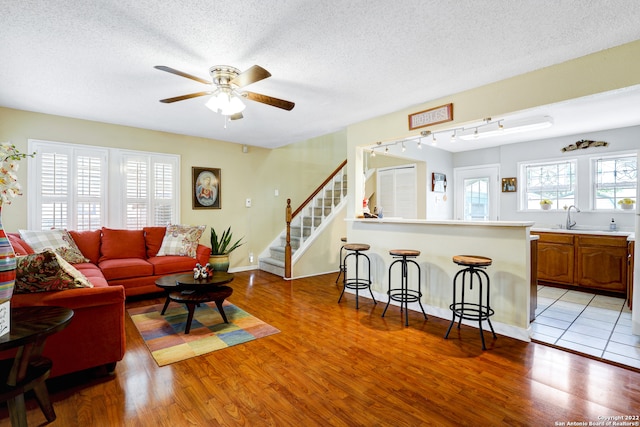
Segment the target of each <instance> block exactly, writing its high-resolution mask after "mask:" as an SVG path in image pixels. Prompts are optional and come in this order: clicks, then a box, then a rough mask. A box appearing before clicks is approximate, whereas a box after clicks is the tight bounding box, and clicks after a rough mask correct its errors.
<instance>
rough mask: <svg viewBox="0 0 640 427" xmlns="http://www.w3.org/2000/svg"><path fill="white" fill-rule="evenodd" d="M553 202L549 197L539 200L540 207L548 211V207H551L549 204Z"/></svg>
mask: <svg viewBox="0 0 640 427" xmlns="http://www.w3.org/2000/svg"><path fill="white" fill-rule="evenodd" d="M552 204H553V202H552V201H551V200H549V199H542V200H540V207H541V208H542V209H544V210H545V211H548V210H549V209H551V205H552Z"/></svg>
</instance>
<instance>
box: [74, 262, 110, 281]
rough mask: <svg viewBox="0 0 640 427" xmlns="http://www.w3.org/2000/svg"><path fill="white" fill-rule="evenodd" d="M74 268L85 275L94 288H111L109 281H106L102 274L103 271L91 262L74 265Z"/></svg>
mask: <svg viewBox="0 0 640 427" xmlns="http://www.w3.org/2000/svg"><path fill="white" fill-rule="evenodd" d="M73 266H74V267H75V268H76V270H78V271H79V272H80V273H82V274H84V276H85V277H86V278H87V279H89V282H91V284H92V285H93V286H94V287H103V286H109V283H108V282H107V279H105V278H104V274H102V270H100V268H99V267H98V266H97V265H95V264H91V263H90V262H83V263H82V264H74V265H73Z"/></svg>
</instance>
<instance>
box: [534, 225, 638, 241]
mask: <svg viewBox="0 0 640 427" xmlns="http://www.w3.org/2000/svg"><path fill="white" fill-rule="evenodd" d="M531 231H532V232H534V233H535V232H536V231H537V232H540V233H563V234H593V235H597V236H621V237H626V238H627V240H629V241H635V233H634V232H633V231H609V230H598V229H595V228H582V227H576V228H572V229H570V230H567V229H566V228H544V227H533V228H531Z"/></svg>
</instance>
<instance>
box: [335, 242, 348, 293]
mask: <svg viewBox="0 0 640 427" xmlns="http://www.w3.org/2000/svg"><path fill="white" fill-rule="evenodd" d="M340 241H341V242H342V243H343V244H342V246H340V272H339V273H338V277H336V283H338V281H339V280H340V276H341V275H343V274H347V265H346V264H345V263H344V257H343V254H344V244H345V243H347V238H346V237H341V238H340Z"/></svg>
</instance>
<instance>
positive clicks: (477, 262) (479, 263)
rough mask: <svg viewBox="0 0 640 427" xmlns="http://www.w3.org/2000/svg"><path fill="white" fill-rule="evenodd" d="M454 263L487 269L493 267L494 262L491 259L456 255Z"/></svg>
mask: <svg viewBox="0 0 640 427" xmlns="http://www.w3.org/2000/svg"><path fill="white" fill-rule="evenodd" d="M453 262H454V263H456V264H458V265H465V266H469V267H470V266H474V267H487V266H489V265H491V263H492V262H493V260H492V259H491V258H487V257H483V256H478V255H455V256H454V257H453Z"/></svg>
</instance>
